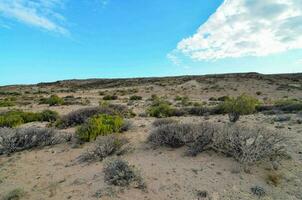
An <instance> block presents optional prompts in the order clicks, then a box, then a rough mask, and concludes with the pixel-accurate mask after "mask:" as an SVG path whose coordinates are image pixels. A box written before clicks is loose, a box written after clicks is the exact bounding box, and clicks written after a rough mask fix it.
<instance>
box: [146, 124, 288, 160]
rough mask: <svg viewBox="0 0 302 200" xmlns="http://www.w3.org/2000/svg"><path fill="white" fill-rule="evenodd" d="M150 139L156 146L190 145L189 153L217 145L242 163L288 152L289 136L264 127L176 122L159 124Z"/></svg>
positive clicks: (216, 146) (194, 154)
mask: <svg viewBox="0 0 302 200" xmlns="http://www.w3.org/2000/svg"><path fill="white" fill-rule="evenodd" d="M148 141H149V142H150V143H151V144H153V145H155V146H168V147H173V148H178V147H181V146H184V145H187V146H188V147H189V148H188V150H187V155H189V156H196V155H197V154H198V153H200V152H202V151H204V150H207V149H213V150H215V151H218V152H221V153H224V154H226V155H228V156H231V157H233V158H234V159H236V160H237V161H238V162H240V163H242V164H253V163H255V162H257V161H262V160H272V159H275V158H277V157H278V156H281V155H284V150H285V148H284V143H285V141H286V137H285V136H283V135H282V134H281V133H277V132H276V133H275V132H272V131H270V130H266V129H264V128H262V127H253V128H247V127H245V126H239V125H234V124H231V125H225V126H220V125H218V124H211V123H202V124H177V123H172V124H167V125H162V126H159V127H157V128H155V129H154V130H153V131H152V132H151V134H150V135H149V138H148Z"/></svg>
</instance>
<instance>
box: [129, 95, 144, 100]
mask: <svg viewBox="0 0 302 200" xmlns="http://www.w3.org/2000/svg"><path fill="white" fill-rule="evenodd" d="M142 99H143V97H141V96H137V95H133V96H131V97H130V98H129V100H131V101H138V100H142Z"/></svg>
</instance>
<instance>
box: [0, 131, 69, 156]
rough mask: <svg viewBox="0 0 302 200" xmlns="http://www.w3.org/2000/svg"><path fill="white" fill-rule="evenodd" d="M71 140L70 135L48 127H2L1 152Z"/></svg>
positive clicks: (8, 152) (6, 152)
mask: <svg viewBox="0 0 302 200" xmlns="http://www.w3.org/2000/svg"><path fill="white" fill-rule="evenodd" d="M69 140H70V136H69V135H64V134H59V133H57V132H56V131H55V130H53V129H47V128H37V127H32V128H19V129H10V128H0V154H10V153H13V152H17V151H22V150H26V149H31V148H35V147H43V146H49V145H54V144H58V143H62V142H66V141H69Z"/></svg>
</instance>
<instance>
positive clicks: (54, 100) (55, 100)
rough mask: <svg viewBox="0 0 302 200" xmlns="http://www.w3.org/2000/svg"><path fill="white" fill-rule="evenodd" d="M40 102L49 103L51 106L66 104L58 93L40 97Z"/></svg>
mask: <svg viewBox="0 0 302 200" xmlns="http://www.w3.org/2000/svg"><path fill="white" fill-rule="evenodd" d="M40 104H48V105H49V106H59V105H62V104H64V100H63V99H62V98H61V97H59V96H58V95H51V96H50V97H49V98H42V99H40Z"/></svg>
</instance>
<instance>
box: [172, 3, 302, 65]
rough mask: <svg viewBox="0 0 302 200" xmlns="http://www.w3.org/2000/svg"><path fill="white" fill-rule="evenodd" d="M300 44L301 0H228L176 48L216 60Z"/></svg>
mask: <svg viewBox="0 0 302 200" xmlns="http://www.w3.org/2000/svg"><path fill="white" fill-rule="evenodd" d="M300 48H302V1H301V0H225V1H224V3H223V4H222V5H221V6H220V7H219V8H218V9H217V11H216V12H215V13H214V14H213V15H212V16H211V17H210V18H209V19H208V21H207V22H205V23H204V24H203V25H201V27H200V28H199V29H198V31H197V33H195V34H194V35H193V36H192V37H189V38H186V39H183V40H182V41H181V42H179V43H178V45H177V49H176V51H177V52H180V53H182V54H184V55H186V56H189V57H190V58H192V59H193V60H216V59H222V58H236V57H243V56H267V55H270V54H274V53H279V52H285V51H288V50H291V49H300ZM174 51H175V50H174Z"/></svg>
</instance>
